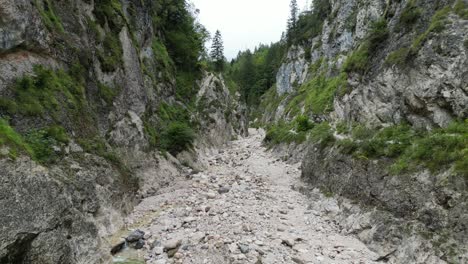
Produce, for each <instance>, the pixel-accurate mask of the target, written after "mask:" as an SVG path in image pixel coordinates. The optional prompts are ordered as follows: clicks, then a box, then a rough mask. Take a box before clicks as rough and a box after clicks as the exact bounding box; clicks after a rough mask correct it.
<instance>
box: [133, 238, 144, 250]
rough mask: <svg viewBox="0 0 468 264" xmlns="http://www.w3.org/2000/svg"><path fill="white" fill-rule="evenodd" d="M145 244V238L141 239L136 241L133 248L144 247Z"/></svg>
mask: <svg viewBox="0 0 468 264" xmlns="http://www.w3.org/2000/svg"><path fill="white" fill-rule="evenodd" d="M144 246H145V241H144V240H143V239H140V240H138V241H137V242H135V244H134V245H133V248H134V249H142V248H143V247H144Z"/></svg>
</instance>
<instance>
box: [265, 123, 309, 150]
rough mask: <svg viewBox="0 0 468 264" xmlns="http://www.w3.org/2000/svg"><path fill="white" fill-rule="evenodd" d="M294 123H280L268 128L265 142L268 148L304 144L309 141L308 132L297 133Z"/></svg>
mask: <svg viewBox="0 0 468 264" xmlns="http://www.w3.org/2000/svg"><path fill="white" fill-rule="evenodd" d="M294 129H295V124H294V123H286V122H284V121H280V122H278V123H276V124H273V125H271V126H269V127H268V129H267V132H266V135H265V139H264V142H265V143H266V144H267V145H268V146H270V147H271V146H274V145H278V144H280V143H292V142H294V143H303V142H305V141H306V139H307V131H295V130H294Z"/></svg>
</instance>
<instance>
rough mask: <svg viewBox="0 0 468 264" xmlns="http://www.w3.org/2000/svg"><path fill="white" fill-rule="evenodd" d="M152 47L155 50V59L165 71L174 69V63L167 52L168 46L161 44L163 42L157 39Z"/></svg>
mask: <svg viewBox="0 0 468 264" xmlns="http://www.w3.org/2000/svg"><path fill="white" fill-rule="evenodd" d="M151 47H152V49H153V54H154V58H155V59H156V61H158V62H159V63H161V65H162V66H163V68H164V69H166V70H170V69H172V68H173V67H174V63H173V62H172V59H171V58H170V57H169V53H168V52H167V49H166V46H164V44H163V43H161V41H159V40H158V39H157V38H155V39H154V40H153V45H152V46H151Z"/></svg>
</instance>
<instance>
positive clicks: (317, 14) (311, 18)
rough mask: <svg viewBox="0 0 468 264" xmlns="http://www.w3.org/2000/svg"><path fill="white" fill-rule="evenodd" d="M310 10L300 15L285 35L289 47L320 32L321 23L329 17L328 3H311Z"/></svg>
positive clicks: (319, 1)
mask: <svg viewBox="0 0 468 264" xmlns="http://www.w3.org/2000/svg"><path fill="white" fill-rule="evenodd" d="M311 9H312V11H308V12H303V13H302V14H300V15H299V16H298V19H297V22H295V23H294V24H293V25H292V26H290V27H289V30H288V33H287V40H288V44H289V45H293V44H297V43H300V42H304V41H308V40H310V39H312V38H313V37H315V36H317V35H318V34H320V33H321V32H322V26H323V22H324V21H325V19H326V18H327V17H328V16H329V15H331V9H332V7H331V4H330V1H329V0H316V1H313V3H312V8H311Z"/></svg>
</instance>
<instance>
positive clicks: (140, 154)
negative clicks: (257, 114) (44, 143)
mask: <svg viewBox="0 0 468 264" xmlns="http://www.w3.org/2000/svg"><path fill="white" fill-rule="evenodd" d="M153 2H154V1H119V0H112V1H87V0H78V1H66V2H63V1H55V0H47V1H26V0H24V1H23V0H20V1H13V0H0V72H1V74H0V96H1V98H0V99H1V100H0V118H1V119H2V120H3V119H9V120H10V122H9V123H10V125H11V126H12V127H13V128H14V130H16V131H17V132H18V133H20V134H22V135H27V134H28V133H30V131H36V130H41V129H44V128H46V127H49V126H53V125H60V126H61V127H63V128H64V130H65V132H66V133H67V135H68V137H69V141H68V142H67V143H63V146H53V149H54V151H55V152H56V153H55V152H54V154H57V156H59V157H60V158H58V159H56V160H54V162H51V163H43V164H40V163H39V162H37V161H33V159H32V158H28V157H27V156H28V155H25V154H26V153H22V152H20V153H15V154H17V156H18V157H16V158H15V157H13V156H15V155H11V157H9V155H8V154H9V152H10V147H11V146H8V145H7V146H4V145H3V141H1V142H2V146H0V150H1V151H0V171H1V174H2V176H1V179H0V183H1V184H0V230H1V232H0V234H1V235H0V263H45V264H47V263H108V262H109V257H110V248H111V247H112V246H113V245H107V242H106V240H104V239H102V238H104V237H107V236H109V235H110V234H113V233H115V232H116V231H117V230H119V229H120V228H121V227H122V226H123V224H124V223H123V222H122V217H123V216H124V215H126V214H127V213H128V212H129V211H130V210H131V209H132V208H133V206H134V205H135V204H136V203H137V202H138V200H139V198H142V197H145V196H148V195H151V194H152V193H155V192H157V190H158V189H159V188H160V187H161V186H167V185H168V184H169V183H171V182H172V181H173V180H174V178H176V177H180V176H182V175H183V176H185V175H186V173H187V171H186V170H187V169H186V168H184V166H182V165H181V160H178V159H176V158H175V157H173V156H172V155H170V154H168V155H166V157H163V156H161V153H160V151H159V150H158V149H157V148H156V147H155V146H154V145H155V143H154V141H155V140H156V139H157V138H158V137H159V136H160V134H161V133H162V132H161V131H162V130H163V129H165V126H167V122H163V121H164V120H163V119H164V118H165V117H164V114H166V115H168V114H167V111H166V112H164V111H162V110H161V109H167V108H169V109H184V110H187V109H188V108H189V106H188V103H187V101H184V100H183V99H181V98H180V96H179V97H178V95H177V89H178V85H177V81H176V76H175V75H176V72H175V69H174V65H173V61H172V60H173V59H172V58H171V56H173V55H172V54H170V55H169V54H168V51H167V47H165V45H164V44H163V41H162V40H164V39H165V37H166V36H164V32H162V31H160V29H158V28H156V27H155V24H156V23H153V21H152V19H155V18H157V16H158V15H160V14H157V13H155V11H154V10H155V8H156V7H155V6H154V4H153ZM103 5H106V6H104V7H103ZM38 66H42V68H40V69H43V72H42V73H44V72H46V73H47V72H49V71H50V72H56V75H57V74H62V75H60V76H59V77H57V76H56V77H54V78H52V81H51V82H53V83H52V84H50V83H48V85H49V86H48V87H45V89H49V88H51V86H54V85H57V82H60V81H64V80H65V81H66V82H67V85H65V86H64V87H65V88H63V87H61V88H60V89H62V88H63V89H64V90H60V91H58V92H57V94H59V95H57V98H41V99H39V100H42V101H40V102H43V101H47V100H48V99H50V100H51V102H52V104H48V105H47V107H44V109H42V110H43V111H42V112H41V113H40V114H38V113H37V111H36V113H32V112H33V111H30V112H28V113H27V114H25V112H24V111H23V110H24V109H19V110H18V109H13V108H8V107H7V106H11V105H12V104H6V103H5V102H10V101H8V100H11V101H15V100H17V101H18V102H20V101H21V99H18V97H19V95H18V93H17V92H15V91H14V89H13V88H14V87H15V85H16V83H17V80H18V79H22V78H25V79H26V80H31V79H34V78H38V79H39V78H40V77H39V76H38V75H40V74H39V73H38V70H37V67H38ZM203 74H204V75H205V77H203V76H201V77H197V78H198V84H197V80H194V81H193V83H191V84H190V87H194V89H196V90H201V91H200V93H199V97H200V99H199V101H198V102H199V104H198V107H197V109H194V110H193V111H190V116H188V119H190V120H191V121H192V120H194V121H197V120H198V121H200V120H201V122H198V124H199V125H198V126H196V127H195V126H194V127H193V128H192V129H193V130H194V131H195V133H196V134H197V143H196V144H195V145H196V147H197V148H196V149H195V150H194V151H191V152H190V153H189V155H191V156H192V157H195V158H193V160H194V162H198V160H197V158H196V157H197V155H198V152H197V151H198V150H199V149H202V148H207V147H209V146H211V147H212V146H216V145H219V144H223V143H225V142H226V141H228V140H231V139H232V138H233V137H236V136H237V135H245V134H246V131H247V127H246V126H247V124H246V117H245V112H246V109H245V106H243V105H242V104H241V103H239V101H238V95H236V94H235V92H234V93H232V94H231V93H230V92H229V91H228V90H227V88H226V87H225V85H224V83H223V81H222V77H221V76H214V75H212V74H208V73H203ZM202 79H203V80H202ZM215 80H216V81H215ZM218 82H219V83H220V84H221V86H218V85H217V84H218ZM29 84H30V85H35V84H34V83H31V82H30V83H29ZM73 85H76V86H77V87H79V88H80V89H79V91H73V92H71V93H68V92H69V91H67V90H66V89H68V88H70V87H71V86H73ZM54 93H55V92H54ZM195 96H196V93H195ZM43 97H47V96H43ZM23 99H24V98H23ZM189 99H191V98H189ZM27 100H31V98H29V97H28V98H26V99H24V100H23V101H21V102H23V103H24V102H26V101H27ZM202 100H203V101H204V102H208V103H210V105H203V104H201V103H200V102H201V101H202ZM213 102H220V104H214V103H213ZM28 103H29V105H28V106H31V105H34V104H33V103H31V101H28ZM51 105H53V106H52V107H51ZM34 106H36V107H37V104H36V105H34ZM228 106H229V107H228ZM164 107H166V108H164ZM205 107H206V108H205ZM226 109H229V112H228V111H227V110H226ZM36 110H37V108H36ZM39 110H40V109H39ZM185 112H189V111H188V110H187V111H185ZM170 114H171V115H172V118H177V116H176V117H174V116H175V115H174V114H173V113H170ZM207 116H209V117H210V118H212V119H213V120H214V122H211V119H207V118H206V117H207ZM166 118H167V117H166ZM219 127H222V129H218V128H219ZM153 128H154V130H155V131H156V132H154V131H153V130H152V131H153V132H151V133H150V132H149V131H150V130H151V129H153ZM215 128H216V129H215ZM158 129H159V130H158ZM214 131H216V132H217V133H216V134H215V133H212V132H214ZM158 133H159V134H158ZM2 140H3V139H2ZM187 155H188V154H187ZM137 242H139V240H138V241H137ZM140 244H141V243H139V245H140Z"/></svg>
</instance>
